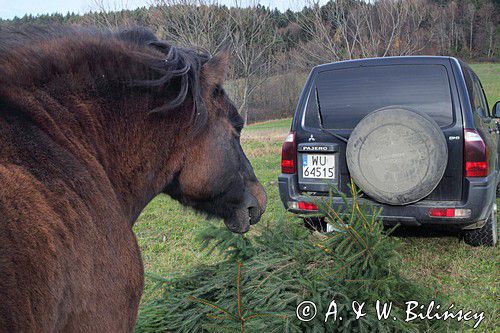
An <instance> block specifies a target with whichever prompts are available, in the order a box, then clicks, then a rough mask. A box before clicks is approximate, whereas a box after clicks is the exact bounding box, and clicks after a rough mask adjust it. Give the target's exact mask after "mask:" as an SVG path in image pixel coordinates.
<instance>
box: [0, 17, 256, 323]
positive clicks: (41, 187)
mask: <svg viewBox="0 0 500 333" xmlns="http://www.w3.org/2000/svg"><path fill="white" fill-rule="evenodd" d="M226 58H227V57H226V56H223V55H219V56H214V57H209V56H208V55H207V54H204V53H203V52H199V51H195V50H192V49H184V48H177V47H174V46H172V45H169V44H167V43H165V42H162V41H158V40H157V39H156V37H155V36H154V35H153V34H152V33H151V32H149V31H147V30H142V29H134V30H129V31H123V32H120V33H115V34H113V33H110V32H99V31H92V30H83V29H76V28H61V27H59V28H52V29H49V30H41V29H39V28H24V29H23V30H21V31H19V30H17V31H14V30H9V31H6V30H3V31H1V30H0V147H1V149H0V331H1V332H17V331H22V332H52V331H68V332H76V331H85V332H121V331H131V330H132V329H133V327H134V323H135V320H136V316H137V310H138V305H139V299H140V297H141V293H142V288H143V267H142V262H141V256H140V252H139V249H138V246H137V242H136V238H135V236H134V234H133V232H132V225H133V224H134V222H135V220H136V219H137V217H138V216H139V214H140V212H141V210H142V209H143V208H144V207H145V205H146V204H147V203H148V202H150V201H151V200H152V199H153V198H154V197H155V196H156V195H158V194H159V193H162V192H163V193H166V194H168V195H170V196H171V197H173V198H175V199H176V200H178V201H179V202H181V203H182V204H184V205H186V206H190V207H193V208H194V209H195V210H197V211H199V212H203V213H206V214H208V215H209V216H214V217H219V218H222V219H224V222H225V223H226V225H227V227H228V228H229V229H230V230H232V231H234V232H238V233H244V232H246V231H247V230H248V229H249V227H250V225H251V224H254V223H256V222H258V221H259V219H260V217H261V215H262V213H263V212H264V210H265V206H266V194H265V192H264V189H263V187H262V186H261V184H260V183H259V182H258V180H257V179H256V177H255V174H254V172H253V169H252V167H251V165H250V162H249V161H248V159H247V158H246V156H245V154H244V153H243V151H242V148H241V146H240V142H239V136H240V132H241V130H242V126H243V123H242V120H241V118H240V116H239V115H238V113H237V112H236V109H235V107H234V106H233V104H232V103H231V101H230V100H229V99H228V97H227V96H226V94H225V93H224V90H223V88H222V84H223V77H224V72H225V67H226Z"/></svg>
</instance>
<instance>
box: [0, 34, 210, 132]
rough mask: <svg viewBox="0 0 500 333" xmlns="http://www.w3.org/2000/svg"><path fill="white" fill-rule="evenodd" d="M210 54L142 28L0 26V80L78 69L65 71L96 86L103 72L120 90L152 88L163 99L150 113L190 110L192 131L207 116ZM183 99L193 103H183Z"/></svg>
mask: <svg viewBox="0 0 500 333" xmlns="http://www.w3.org/2000/svg"><path fill="white" fill-rule="evenodd" d="M209 59H210V56H209V54H208V53H206V52H202V51H201V50H197V49H191V48H181V47H176V46H174V45H171V44H169V43H167V42H165V41H160V40H158V39H157V38H156V36H155V35H154V34H153V33H152V32H151V31H150V30H148V29H145V28H134V29H127V30H121V31H119V32H117V33H113V32H111V31H108V30H100V29H94V28H79V27H66V26H53V27H38V26H32V25H30V26H26V27H20V28H19V27H17V28H8V29H2V30H0V83H5V84H19V85H23V84H24V85H26V86H37V85H45V84H47V82H49V81H50V80H51V79H52V78H54V77H57V76H61V75H65V74H74V73H75V72H78V75H77V76H75V75H73V76H70V77H71V78H72V79H75V78H76V79H77V80H80V81H81V82H92V84H93V86H94V87H98V86H100V85H102V81H103V78H106V80H107V81H106V82H111V83H112V86H114V87H117V88H119V89H120V90H119V91H123V88H125V89H133V90H134V89H135V90H138V91H144V90H148V91H150V92H154V93H155V94H157V95H158V97H159V98H160V100H161V101H163V103H161V104H158V105H156V106H155V107H153V108H152V109H151V110H149V112H150V113H157V114H164V113H168V112H170V111H173V110H179V111H181V110H185V111H190V112H191V115H190V119H191V125H192V129H193V131H194V132H197V131H199V129H201V128H202V127H203V126H204V124H205V123H206V119H207V117H208V115H207V110H206V108H205V105H204V103H203V100H202V97H201V96H202V92H201V90H202V84H201V72H202V71H201V69H202V66H203V65H204V64H205V63H206V62H207V61H208V60H209ZM82 68H86V70H85V71H83V70H82ZM2 81H3V82H2ZM71 85H72V86H75V85H78V82H72V83H71ZM105 88H106V89H110V87H105ZM0 99H1V96H0ZM185 103H190V104H191V105H192V107H191V108H186V107H182V106H183V105H184V104H185Z"/></svg>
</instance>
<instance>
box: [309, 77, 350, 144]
mask: <svg viewBox="0 0 500 333" xmlns="http://www.w3.org/2000/svg"><path fill="white" fill-rule="evenodd" d="M314 90H315V92H316V94H315V95H316V106H317V108H318V114H319V129H320V130H321V131H322V132H323V133H326V134H330V135H331V136H333V137H334V138H336V139H338V140H340V141H343V142H345V143H347V141H348V139H346V138H344V137H343V136H342V135H339V134H337V133H335V132H334V131H332V130H327V129H326V128H324V127H323V114H322V113H321V104H320V103H319V93H318V87H317V86H316V87H315V88H314Z"/></svg>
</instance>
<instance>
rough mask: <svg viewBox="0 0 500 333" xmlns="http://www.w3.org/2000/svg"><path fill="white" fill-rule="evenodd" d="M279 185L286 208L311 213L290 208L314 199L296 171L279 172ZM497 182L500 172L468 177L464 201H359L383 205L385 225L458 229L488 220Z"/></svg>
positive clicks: (338, 204)
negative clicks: (458, 214)
mask: <svg viewBox="0 0 500 333" xmlns="http://www.w3.org/2000/svg"><path fill="white" fill-rule="evenodd" d="M278 185H279V192H280V197H281V201H282V202H283V204H284V205H285V208H286V209H288V210H289V211H291V212H293V213H297V214H302V215H303V214H311V212H310V211H300V210H292V209H289V204H290V202H298V201H305V202H310V201H314V197H311V196H310V195H307V196H306V195H304V194H302V193H301V192H300V191H299V189H298V182H297V176H296V175H288V174H280V175H279V177H278ZM496 185H497V172H492V173H491V174H490V175H489V176H488V177H484V178H466V180H465V186H464V193H463V196H462V197H463V200H462V201H429V200H425V199H424V200H422V201H419V202H417V203H414V204H410V205H405V206H391V205H385V204H381V203H378V202H376V201H372V200H370V199H364V198H360V199H359V201H360V203H361V202H367V203H369V204H370V205H372V206H374V207H375V208H381V209H382V212H381V217H382V221H383V222H384V224H385V225H396V224H398V223H399V224H401V225H408V226H421V225H442V226H449V227H451V228H457V229H475V228H480V227H482V226H483V224H484V223H485V221H486V219H487V217H488V214H489V212H490V211H491V209H492V208H493V207H492V206H493V205H494V204H495V197H496ZM332 202H333V205H332V206H333V207H332V208H333V209H339V208H342V207H343V206H344V202H343V200H342V199H341V198H340V197H334V198H332ZM430 208H461V209H470V210H471V214H470V217H464V218H446V217H431V216H429V209H430Z"/></svg>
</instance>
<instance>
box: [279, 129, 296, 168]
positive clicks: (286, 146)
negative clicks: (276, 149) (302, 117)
mask: <svg viewBox="0 0 500 333" xmlns="http://www.w3.org/2000/svg"><path fill="white" fill-rule="evenodd" d="M296 165H297V152H296V149H295V133H294V132H291V133H290V134H288V136H287V137H286V139H285V142H284V143H283V147H282V149H281V172H282V173H295V171H296Z"/></svg>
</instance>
